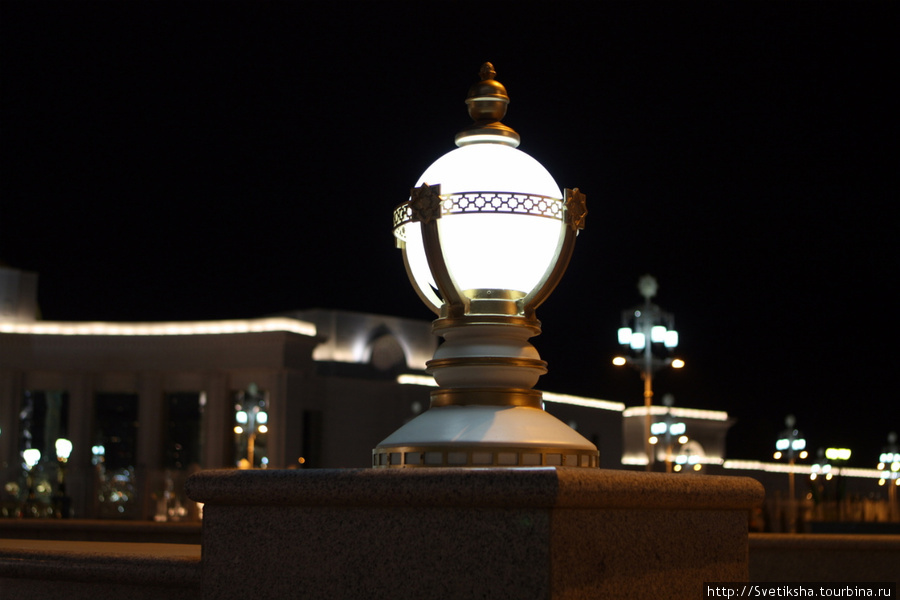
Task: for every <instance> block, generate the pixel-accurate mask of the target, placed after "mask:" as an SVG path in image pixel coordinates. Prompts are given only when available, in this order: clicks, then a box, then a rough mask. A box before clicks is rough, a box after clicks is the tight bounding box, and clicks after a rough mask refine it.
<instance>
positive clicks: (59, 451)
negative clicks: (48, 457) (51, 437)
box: [56, 438, 72, 462]
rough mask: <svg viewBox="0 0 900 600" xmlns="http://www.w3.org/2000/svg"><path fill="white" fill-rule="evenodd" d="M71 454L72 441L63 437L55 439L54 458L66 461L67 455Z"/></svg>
mask: <svg viewBox="0 0 900 600" xmlns="http://www.w3.org/2000/svg"><path fill="white" fill-rule="evenodd" d="M71 454H72V442H71V441H69V440H67V439H65V438H59V439H58V440H56V458H58V459H59V460H61V461H63V462H66V461H67V460H69V456H71Z"/></svg>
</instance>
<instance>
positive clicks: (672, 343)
mask: <svg viewBox="0 0 900 600" xmlns="http://www.w3.org/2000/svg"><path fill="white" fill-rule="evenodd" d="M663 344H664V345H665V346H666V348H675V347H676V346H678V332H677V331H675V330H674V329H670V330H669V331H666V337H665V339H664V340H663Z"/></svg>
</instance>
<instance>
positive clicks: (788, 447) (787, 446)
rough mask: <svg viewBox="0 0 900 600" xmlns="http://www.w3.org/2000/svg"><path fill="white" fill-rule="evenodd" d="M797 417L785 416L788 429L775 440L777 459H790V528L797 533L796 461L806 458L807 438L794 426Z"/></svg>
mask: <svg viewBox="0 0 900 600" xmlns="http://www.w3.org/2000/svg"><path fill="white" fill-rule="evenodd" d="M796 423H797V419H796V417H794V415H788V416H786V417H785V418H784V425H785V427H786V429H785V430H784V431H782V432H781V435H780V436H778V440H777V441H776V442H775V460H778V459H780V458H787V460H788V465H789V467H790V468H789V469H788V530H789V531H790V532H791V533H797V507H796V503H795V499H794V496H795V493H794V461H795V460H796V459H797V458H801V459H803V458H806V457H807V455H808V453H807V451H806V439H805V438H804V437H803V435H802V434H801V433H800V431H799V430H798V429H795V428H794V425H796Z"/></svg>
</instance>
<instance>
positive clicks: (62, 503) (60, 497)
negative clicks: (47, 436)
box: [53, 438, 72, 519]
mask: <svg viewBox="0 0 900 600" xmlns="http://www.w3.org/2000/svg"><path fill="white" fill-rule="evenodd" d="M71 455H72V442H71V441H69V440H67V439H65V438H59V439H58V440H56V461H57V462H58V463H59V467H58V470H57V471H56V482H57V488H56V497H55V498H54V502H53V503H54V504H55V507H54V509H55V510H54V513H55V514H56V516H57V517H58V518H61V519H68V518H69V517H70V516H72V515H71V512H72V499H71V498H69V496H68V494H66V466H67V464H68V462H69V456H71Z"/></svg>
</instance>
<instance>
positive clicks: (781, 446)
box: [775, 438, 791, 451]
mask: <svg viewBox="0 0 900 600" xmlns="http://www.w3.org/2000/svg"><path fill="white" fill-rule="evenodd" d="M790 447H791V440H789V439H787V438H781V439H780V440H778V441H777V442H775V449H776V450H782V451H784V450H787V449H788V448H790Z"/></svg>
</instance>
